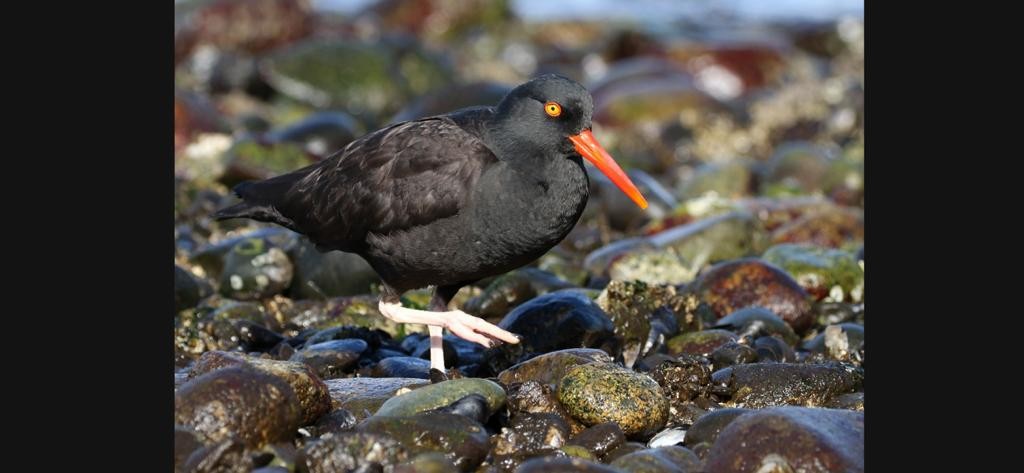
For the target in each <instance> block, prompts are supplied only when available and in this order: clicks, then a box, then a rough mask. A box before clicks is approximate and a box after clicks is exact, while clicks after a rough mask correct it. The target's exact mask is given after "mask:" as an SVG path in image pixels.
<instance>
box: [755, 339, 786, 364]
mask: <svg viewBox="0 0 1024 473" xmlns="http://www.w3.org/2000/svg"><path fill="white" fill-rule="evenodd" d="M752 348H753V349H754V351H756V352H757V361H759V362H762V363H763V362H777V363H792V362H794V361H796V352H794V351H793V347H791V346H789V344H788V343H786V342H785V341H783V340H782V338H780V337H778V336H777V335H770V336H767V337H758V338H757V340H754V344H753V347H752Z"/></svg>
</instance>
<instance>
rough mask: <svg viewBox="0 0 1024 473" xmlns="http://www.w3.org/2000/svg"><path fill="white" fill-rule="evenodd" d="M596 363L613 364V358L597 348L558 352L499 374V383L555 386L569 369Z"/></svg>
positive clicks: (512, 367)
mask: <svg viewBox="0 0 1024 473" xmlns="http://www.w3.org/2000/svg"><path fill="white" fill-rule="evenodd" d="M595 361H602V362H611V361H612V357H611V356H609V355H608V354H607V353H605V352H604V351H602V350H598V349H595V348H567V349H564V350H556V351H553V352H550V353H545V354H543V355H540V356H536V357H533V358H530V359H529V360H526V361H524V362H522V363H519V364H516V365H514V366H511V367H509V368H508V369H506V370H504V371H502V372H501V373H499V374H498V381H500V382H501V383H502V384H505V385H510V384H512V383H521V382H525V381H537V382H540V383H543V384H549V385H555V384H557V383H558V382H559V381H561V379H562V377H563V376H565V372H566V370H567V369H569V367H572V366H576V365H582V364H586V363H593V362H595Z"/></svg>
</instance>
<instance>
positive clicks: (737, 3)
mask: <svg viewBox="0 0 1024 473" xmlns="http://www.w3.org/2000/svg"><path fill="white" fill-rule="evenodd" d="M374 1H375V0H312V3H313V5H315V7H316V8H317V9H320V10H332V11H338V12H353V11H356V10H358V9H360V8H362V7H364V6H366V5H369V4H371V3H373V2H374ZM512 5H513V8H514V9H515V11H516V13H517V14H519V15H520V16H521V17H522V18H524V19H526V20H530V21H538V20H558V19H584V18H586V19H617V20H632V21H642V22H648V21H654V22H657V21H670V20H676V19H680V18H690V19H693V20H700V19H701V17H703V16H707V15H709V14H719V15H729V16H734V17H736V18H737V19H742V20H754V21H828V20H835V19H836V18H839V17H841V16H847V15H852V16H856V17H863V15H864V2H863V0H632V1H622V0H512Z"/></svg>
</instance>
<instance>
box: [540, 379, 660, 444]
mask: <svg viewBox="0 0 1024 473" xmlns="http://www.w3.org/2000/svg"><path fill="white" fill-rule="evenodd" d="M558 400H559V402H561V403H562V405H563V406H564V407H565V409H566V411H567V412H568V413H569V414H570V415H572V416H573V417H575V418H576V419H578V420H579V421H581V422H583V423H584V424H586V425H595V424H600V423H602V422H616V423H618V424H619V426H620V427H621V428H622V431H623V432H625V433H626V435H640V436H643V435H649V434H652V433H654V432H656V431H657V430H658V429H660V428H661V427H662V426H664V425H665V422H667V421H668V400H667V399H666V398H665V396H664V394H662V391H661V386H659V385H658V383H657V382H656V381H654V380H653V379H651V377H650V376H648V375H646V374H643V373H637V372H635V371H632V370H628V369H625V368H621V367H618V366H616V365H613V364H609V363H590V364H586V365H578V366H574V367H572V368H569V370H568V371H567V372H566V374H565V376H564V377H563V378H562V381H561V383H559V386H558Z"/></svg>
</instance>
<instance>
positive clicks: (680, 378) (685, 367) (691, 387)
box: [651, 355, 711, 425]
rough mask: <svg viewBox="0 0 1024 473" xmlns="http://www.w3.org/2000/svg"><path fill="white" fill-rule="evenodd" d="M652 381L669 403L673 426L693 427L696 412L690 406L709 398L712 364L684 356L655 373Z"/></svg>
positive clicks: (690, 356)
mask: <svg viewBox="0 0 1024 473" xmlns="http://www.w3.org/2000/svg"><path fill="white" fill-rule="evenodd" d="M651 378H652V379H654V380H655V381H656V382H657V383H658V384H659V385H660V386H661V389H662V392H663V393H664V395H665V397H666V398H667V399H668V403H669V419H670V423H671V424H672V425H683V424H692V423H693V419H692V418H691V416H692V415H693V414H695V409H693V408H691V407H690V406H689V404H690V403H691V401H694V400H695V399H697V398H698V397H707V394H708V392H709V390H710V387H711V363H710V362H709V361H708V359H707V358H704V357H702V356H696V355H680V356H679V357H678V358H677V359H676V360H674V361H670V362H666V363H662V364H661V365H659V366H658V367H657V368H655V369H654V370H653V371H651Z"/></svg>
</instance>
